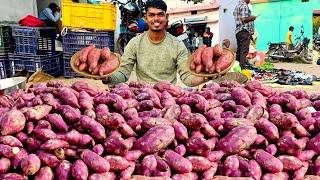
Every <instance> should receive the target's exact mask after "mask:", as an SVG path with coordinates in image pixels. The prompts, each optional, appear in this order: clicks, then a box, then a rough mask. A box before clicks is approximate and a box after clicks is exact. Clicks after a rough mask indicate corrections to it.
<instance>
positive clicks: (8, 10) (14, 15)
mask: <svg viewBox="0 0 320 180" xmlns="http://www.w3.org/2000/svg"><path fill="white" fill-rule="evenodd" d="M0 4H1V5H0V21H16V22H17V21H19V20H20V19H21V18H23V17H25V16H26V15H27V14H31V15H34V16H37V3H36V0H0Z"/></svg>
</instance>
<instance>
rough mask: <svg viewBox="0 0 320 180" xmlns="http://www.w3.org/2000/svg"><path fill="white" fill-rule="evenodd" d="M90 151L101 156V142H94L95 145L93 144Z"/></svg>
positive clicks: (102, 149)
mask: <svg viewBox="0 0 320 180" xmlns="http://www.w3.org/2000/svg"><path fill="white" fill-rule="evenodd" d="M92 151H93V152H95V153H97V154H98V155H99V156H101V155H102V154H103V151H104V148H103V146H102V145H101V144H96V145H95V146H93V148H92Z"/></svg>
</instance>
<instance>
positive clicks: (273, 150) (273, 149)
mask: <svg viewBox="0 0 320 180" xmlns="http://www.w3.org/2000/svg"><path fill="white" fill-rule="evenodd" d="M266 151H267V152H268V153H270V154H271V155H272V156H274V155H275V154H276V153H277V146H276V145H274V144H270V145H268V146H267V147H266Z"/></svg>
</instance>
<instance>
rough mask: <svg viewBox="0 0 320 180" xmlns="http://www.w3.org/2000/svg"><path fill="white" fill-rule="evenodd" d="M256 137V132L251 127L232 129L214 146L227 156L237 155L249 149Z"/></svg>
mask: <svg viewBox="0 0 320 180" xmlns="http://www.w3.org/2000/svg"><path fill="white" fill-rule="evenodd" d="M256 136H257V130H256V128H254V127H253V126H242V127H237V128H234V129H232V130H231V131H230V132H229V133H228V134H227V135H226V136H225V137H224V138H222V139H220V140H219V141H218V143H217V145H216V148H217V150H223V151H224V152H225V153H227V154H234V153H238V152H240V151H242V150H245V149H247V148H248V147H250V146H251V145H252V144H253V143H254V141H255V138H256Z"/></svg>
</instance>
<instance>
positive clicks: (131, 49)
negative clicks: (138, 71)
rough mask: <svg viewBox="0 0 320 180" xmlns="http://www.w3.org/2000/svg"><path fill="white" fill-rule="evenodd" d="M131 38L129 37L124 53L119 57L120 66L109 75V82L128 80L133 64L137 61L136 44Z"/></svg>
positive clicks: (115, 82)
mask: <svg viewBox="0 0 320 180" xmlns="http://www.w3.org/2000/svg"><path fill="white" fill-rule="evenodd" d="M133 40H134V39H131V41H129V43H128V44H127V46H126V47H125V50H124V53H123V55H122V57H121V66H120V68H119V71H117V72H116V73H114V74H113V75H112V76H111V77H110V83H111V84H117V83H121V82H126V81H128V79H129V77H130V75H131V72H132V70H133V66H134V64H135V63H136V62H137V49H136V48H137V46H136V44H135V41H133Z"/></svg>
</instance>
